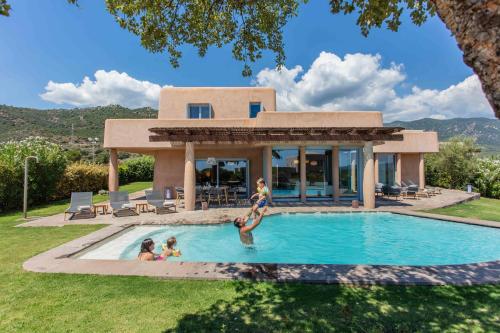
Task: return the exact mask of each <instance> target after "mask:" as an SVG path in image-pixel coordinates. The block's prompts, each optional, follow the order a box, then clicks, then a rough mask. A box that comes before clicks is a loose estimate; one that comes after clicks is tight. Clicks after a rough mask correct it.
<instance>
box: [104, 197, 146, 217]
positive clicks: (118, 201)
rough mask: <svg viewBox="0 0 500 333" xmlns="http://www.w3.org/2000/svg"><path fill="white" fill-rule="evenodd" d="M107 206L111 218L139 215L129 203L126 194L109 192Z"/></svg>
mask: <svg viewBox="0 0 500 333" xmlns="http://www.w3.org/2000/svg"><path fill="white" fill-rule="evenodd" d="M109 205H110V206H111V214H112V216H116V217H120V216H131V215H139V214H138V213H137V211H136V210H135V205H134V204H131V203H130V200H129V198H128V192H113V191H111V192H109Z"/></svg>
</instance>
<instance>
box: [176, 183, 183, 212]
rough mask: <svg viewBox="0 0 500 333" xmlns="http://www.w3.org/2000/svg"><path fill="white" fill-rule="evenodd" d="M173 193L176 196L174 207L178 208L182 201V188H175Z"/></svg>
mask: <svg viewBox="0 0 500 333" xmlns="http://www.w3.org/2000/svg"><path fill="white" fill-rule="evenodd" d="M175 193H176V194H177V197H176V199H175V205H176V206H177V207H180V206H179V205H180V203H181V200H184V187H178V186H176V187H175Z"/></svg>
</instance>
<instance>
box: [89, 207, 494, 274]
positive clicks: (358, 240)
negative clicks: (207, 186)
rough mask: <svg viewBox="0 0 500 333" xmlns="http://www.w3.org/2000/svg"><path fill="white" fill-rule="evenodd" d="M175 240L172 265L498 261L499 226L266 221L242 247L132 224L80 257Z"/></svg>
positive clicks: (193, 231)
mask: <svg viewBox="0 0 500 333" xmlns="http://www.w3.org/2000/svg"><path fill="white" fill-rule="evenodd" d="M171 236H175V237H176V238H177V242H178V246H177V248H178V249H180V250H181V251H182V256H181V257H178V258H169V259H168V260H172V261H191V262H259V263H298V264H392V265H442V264H463V263H472V262H484V261H492V260H498V259H500V229H495V228H487V227H480V226H473V225H467V224H460V223H452V222H445V221H438V220H433V219H425V218H418V217H411V216H406V215H398V214H391V213H329V214H320V213H315V214H279V215H272V216H268V217H266V218H265V219H264V221H263V222H262V224H261V225H260V226H259V227H258V228H257V229H256V230H254V232H253V236H254V245H253V246H251V247H247V246H243V245H242V244H241V242H240V240H239V236H238V232H237V229H236V228H235V227H234V226H233V225H232V224H223V225H210V226H206V225H190V226H137V227H134V228H132V229H131V230H129V231H128V232H126V233H124V234H123V235H120V236H119V237H118V238H116V239H114V240H111V241H109V242H107V243H105V244H103V245H101V246H100V247H98V248H96V249H94V250H92V251H90V252H88V253H86V254H84V255H83V256H82V258H85V259H135V258H137V254H138V252H139V248H140V243H141V241H142V240H143V239H144V238H147V237H151V238H153V240H154V241H155V243H156V244H157V249H156V251H157V252H160V249H161V247H160V246H161V245H160V244H161V242H165V240H166V239H167V238H168V237H171Z"/></svg>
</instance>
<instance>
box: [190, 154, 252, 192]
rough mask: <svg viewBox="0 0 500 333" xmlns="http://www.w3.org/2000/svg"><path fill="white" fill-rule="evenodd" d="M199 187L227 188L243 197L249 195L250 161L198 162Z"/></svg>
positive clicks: (209, 160) (222, 160)
mask: <svg viewBox="0 0 500 333" xmlns="http://www.w3.org/2000/svg"><path fill="white" fill-rule="evenodd" d="M196 185H197V186H205V187H207V186H217V187H221V186H227V187H228V188H230V189H231V190H233V191H235V192H236V193H238V194H239V195H241V196H247V195H248V193H249V192H248V189H249V188H248V161H247V160H241V159H207V160H196Z"/></svg>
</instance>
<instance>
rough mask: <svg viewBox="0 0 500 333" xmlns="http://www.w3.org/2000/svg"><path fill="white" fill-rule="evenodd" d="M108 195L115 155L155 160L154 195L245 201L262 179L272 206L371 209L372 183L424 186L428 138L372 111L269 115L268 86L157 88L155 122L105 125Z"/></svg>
mask: <svg viewBox="0 0 500 333" xmlns="http://www.w3.org/2000/svg"><path fill="white" fill-rule="evenodd" d="M104 148H107V149H109V151H110V163H109V189H110V190H111V191H116V190H117V189H118V151H126V152H133V153H141V154H148V155H152V156H154V158H155V169H154V188H155V189H157V190H160V191H162V192H163V191H165V189H167V188H168V189H170V190H171V191H172V192H174V191H175V188H176V187H178V188H180V187H182V188H183V191H184V203H185V209H186V210H194V208H195V203H196V200H197V195H196V191H197V188H199V187H202V186H207V187H214V188H217V187H225V188H229V189H230V190H231V191H232V193H233V194H234V195H235V196H239V197H248V195H249V194H250V193H251V192H252V191H254V190H255V180H256V179H257V178H258V177H260V176H262V177H264V179H265V180H266V182H267V184H268V186H269V188H270V190H271V193H272V200H274V201H280V200H288V201H302V202H306V201H310V200H334V201H339V200H359V201H361V202H363V205H364V207H365V208H374V207H375V184H376V183H378V182H381V183H384V184H394V183H398V184H400V183H401V182H402V181H403V182H414V183H416V184H418V185H419V187H420V188H424V186H425V173H424V172H425V171H424V154H425V153H433V152H438V149H439V143H438V139H437V133H435V132H423V131H409V130H404V129H403V128H401V127H385V126H384V125H383V119H382V113H381V112H374V111H363V112H358V111H356V112H355V111H348V112H345V111H340V112H339V111H332V112H325V111H321V112H318V111H310V112H309V111H307V112H304V111H300V112H298V111H276V92H275V90H274V89H272V88H261V87H247V88H163V89H162V90H161V93H160V103H159V111H158V119H140V120H138V119H108V120H106V125H105V135H104Z"/></svg>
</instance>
